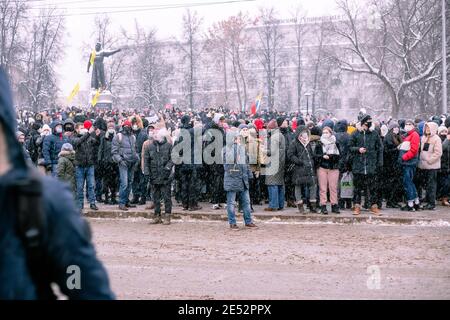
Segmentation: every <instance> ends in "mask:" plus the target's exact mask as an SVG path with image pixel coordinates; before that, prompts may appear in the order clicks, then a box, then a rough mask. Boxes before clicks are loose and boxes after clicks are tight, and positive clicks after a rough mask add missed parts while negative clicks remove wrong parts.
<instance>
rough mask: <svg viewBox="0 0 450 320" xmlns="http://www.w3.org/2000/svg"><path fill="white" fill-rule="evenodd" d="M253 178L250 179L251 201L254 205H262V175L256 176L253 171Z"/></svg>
mask: <svg viewBox="0 0 450 320" xmlns="http://www.w3.org/2000/svg"><path fill="white" fill-rule="evenodd" d="M251 174H252V175H253V179H251V180H250V181H249V183H250V190H249V191H250V203H251V204H252V205H254V204H255V205H260V204H261V176H258V178H257V177H255V174H254V173H253V172H252V173H251Z"/></svg>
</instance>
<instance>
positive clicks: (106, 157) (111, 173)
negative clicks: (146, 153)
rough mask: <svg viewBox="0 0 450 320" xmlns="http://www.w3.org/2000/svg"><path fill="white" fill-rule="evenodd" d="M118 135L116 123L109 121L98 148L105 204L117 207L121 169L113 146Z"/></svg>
mask: <svg viewBox="0 0 450 320" xmlns="http://www.w3.org/2000/svg"><path fill="white" fill-rule="evenodd" d="M115 135H116V130H115V123H114V121H113V120H112V121H109V122H108V124H107V130H106V133H105V134H104V135H103V136H101V137H100V146H99V148H98V164H99V166H100V167H101V168H102V170H103V172H104V174H103V180H102V187H103V190H102V193H103V194H104V195H105V203H106V204H110V205H116V204H117V200H116V193H117V186H118V181H119V168H118V166H117V163H115V162H114V161H113V159H112V154H111V144H112V140H113V139H114V136H115Z"/></svg>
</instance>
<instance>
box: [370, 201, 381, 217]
mask: <svg viewBox="0 0 450 320" xmlns="http://www.w3.org/2000/svg"><path fill="white" fill-rule="evenodd" d="M370 212H371V213H373V214H374V215H376V216H381V215H382V214H381V211H380V209H378V205H376V204H374V205H373V206H372V207H370Z"/></svg>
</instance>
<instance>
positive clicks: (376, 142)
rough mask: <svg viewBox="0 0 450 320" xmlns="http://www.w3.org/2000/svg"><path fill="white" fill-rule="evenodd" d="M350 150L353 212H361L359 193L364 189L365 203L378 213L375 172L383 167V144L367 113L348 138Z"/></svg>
mask: <svg viewBox="0 0 450 320" xmlns="http://www.w3.org/2000/svg"><path fill="white" fill-rule="evenodd" d="M350 152H351V156H352V162H351V163H352V172H353V178H354V185H355V196H354V201H355V209H354V212H353V214H355V215H358V214H360V212H361V195H362V192H363V191H366V195H365V196H366V197H367V198H368V201H367V203H368V204H369V206H370V211H371V212H372V213H373V214H375V215H380V210H379V209H378V205H377V199H376V194H375V192H376V190H375V187H376V184H375V183H374V182H376V174H377V170H380V169H381V168H382V167H383V146H382V143H381V139H380V136H379V135H378V133H377V132H376V131H375V130H374V129H373V127H372V118H371V117H370V116H369V115H366V116H364V117H363V118H362V119H361V128H360V129H359V130H357V131H355V132H354V133H353V134H352V135H351V138H350Z"/></svg>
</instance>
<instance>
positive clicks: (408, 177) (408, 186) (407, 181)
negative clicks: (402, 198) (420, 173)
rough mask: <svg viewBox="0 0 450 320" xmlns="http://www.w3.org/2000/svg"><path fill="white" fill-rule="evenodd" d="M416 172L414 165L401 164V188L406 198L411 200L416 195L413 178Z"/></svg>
mask: <svg viewBox="0 0 450 320" xmlns="http://www.w3.org/2000/svg"><path fill="white" fill-rule="evenodd" d="M415 173H416V167H415V166H403V188H405V193H406V200H408V201H412V200H414V199H416V198H417V197H418V195H417V189H416V186H415V185H414V182H413V179H414V174H415Z"/></svg>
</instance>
